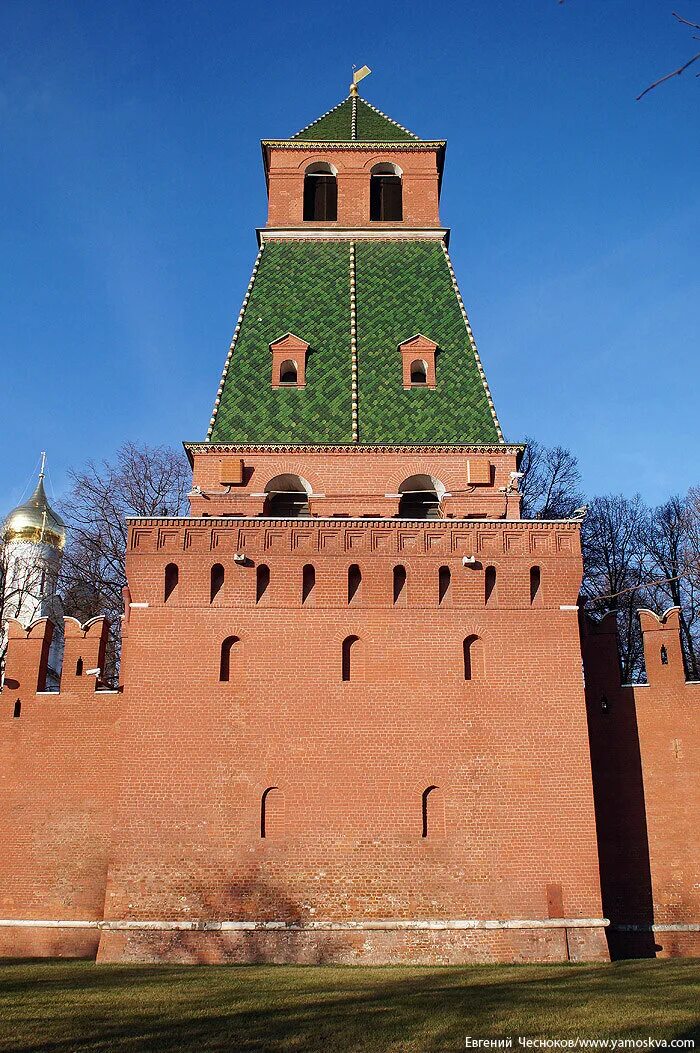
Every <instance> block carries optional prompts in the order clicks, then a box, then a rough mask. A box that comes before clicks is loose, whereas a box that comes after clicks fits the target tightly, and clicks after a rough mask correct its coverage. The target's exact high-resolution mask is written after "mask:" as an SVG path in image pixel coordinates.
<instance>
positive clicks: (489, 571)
mask: <svg viewBox="0 0 700 1053" xmlns="http://www.w3.org/2000/svg"><path fill="white" fill-rule="evenodd" d="M497 599H498V594H497V592H496V568H495V567H487V568H486V570H485V571H484V604H485V605H486V606H487V607H495V606H496V601H497Z"/></svg>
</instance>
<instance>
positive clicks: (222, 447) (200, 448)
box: [182, 442, 525, 456]
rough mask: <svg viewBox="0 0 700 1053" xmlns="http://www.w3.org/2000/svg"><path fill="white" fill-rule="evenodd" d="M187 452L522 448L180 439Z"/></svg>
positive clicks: (515, 446)
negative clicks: (194, 440)
mask: <svg viewBox="0 0 700 1053" xmlns="http://www.w3.org/2000/svg"><path fill="white" fill-rule="evenodd" d="M182 445H183V446H184V448H185V450H186V452H187V453H188V455H189V454H217V453H323V454H328V453H352V454H355V455H360V454H364V453H368V454H385V453H401V454H408V455H414V454H434V453H466V454H478V453H481V454H490V455H493V454H507V455H511V456H512V455H513V454H518V453H522V452H523V451H524V450H525V445H524V444H523V443H473V444H467V443H464V444H462V443H457V444H450V443H442V444H435V445H428V444H426V443H421V444H418V443H416V444H415V445H412V444H404V445H401V444H386V445H384V444H381V443H364V444H363V443H352V444H351V443H328V444H324V443H298V444H297V443H291V442H290V443H235V442H184V443H183V444H182Z"/></svg>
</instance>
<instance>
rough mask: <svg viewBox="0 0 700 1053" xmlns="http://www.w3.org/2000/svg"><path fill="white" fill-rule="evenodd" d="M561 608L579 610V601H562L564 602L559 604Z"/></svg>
mask: <svg viewBox="0 0 700 1053" xmlns="http://www.w3.org/2000/svg"><path fill="white" fill-rule="evenodd" d="M559 610H560V611H577V610H578V604H577V603H562V604H560V605H559Z"/></svg>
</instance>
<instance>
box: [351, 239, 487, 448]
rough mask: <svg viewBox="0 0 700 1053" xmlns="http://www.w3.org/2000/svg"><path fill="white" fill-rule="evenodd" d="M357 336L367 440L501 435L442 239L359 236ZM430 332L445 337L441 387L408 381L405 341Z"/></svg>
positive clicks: (468, 439) (439, 362)
mask: <svg viewBox="0 0 700 1053" xmlns="http://www.w3.org/2000/svg"><path fill="white" fill-rule="evenodd" d="M355 252H356V267H357V279H356V281H357V343H358V391H359V399H358V402H359V422H360V440H361V441H362V442H396V443H404V442H406V443H408V442H421V443H450V442H464V443H480V442H485V443H489V442H498V441H499V437H498V434H497V431H496V425H495V422H494V419H493V415H492V413H491V409H490V407H489V404H488V400H487V396H486V389H485V387H484V383H483V381H482V378H481V375H480V373H479V370H478V367H477V362H476V358H475V355H474V351H473V348H472V345H471V341H470V339H469V334H468V333H467V328H466V324H465V321H464V317H463V316H462V311H461V309H460V306H459V303H458V301H457V295H456V293H455V289H454V286H453V284H452V276H451V275H450V271H449V268H448V266H447V259H446V258H445V254H444V252H443V250H442V247H441V245H440V243H438V242H433V241H415V242H410V241H409V242H404V241H376V242H372V241H358V242H357V244H356V248H355ZM416 333H422V334H423V335H424V336H427V337H428V339H430V340H433V341H434V342H435V343H436V344H437V345H438V351H437V355H436V378H437V387H436V388H435V389H434V390H430V389H428V388H410V389H409V390H408V391H404V389H403V384H402V366H401V353H400V352H399V350H398V345H399V344H400V343H402V342H403V341H404V340H408V339H409V337H412V336H414V335H415V334H416Z"/></svg>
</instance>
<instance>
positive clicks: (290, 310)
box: [211, 241, 352, 442]
mask: <svg viewBox="0 0 700 1053" xmlns="http://www.w3.org/2000/svg"><path fill="white" fill-rule="evenodd" d="M349 251H350V250H349V247H348V245H347V243H346V244H333V243H329V242H318V241H313V242H310V241H307V242H303V241H291V242H282V241H278V242H274V241H272V242H269V243H268V244H267V245H266V246H265V248H264V249H263V253H262V256H261V257H260V265H259V267H258V273H257V275H256V277H255V281H254V283H253V289H252V292H251V294H250V298H249V300H248V304H247V307H246V310H245V314H244V316H243V322H242V324H241V328H240V332H239V334H238V340H237V341H236V346H235V348H234V352H233V356H232V359H231V364H230V367H229V370H228V373H227V375H226V378H225V381H224V387H223V391H222V392H221V403H220V405H219V409H218V412H217V414H216V420H215V423H214V428H213V431H212V435H211V441H212V442H350V441H351V439H352V426H351V411H352V406H351V379H350V351H349V346H350V292H349V289H350V259H349ZM285 333H294V334H295V335H296V336H300V337H301V338H302V339H303V340H306V341H307V343H308V344H309V345H310V347H309V352H308V356H307V364H306V387H305V388H274V389H273V388H272V387H271V380H272V354H271V352H270V344H271V343H272V342H273V340H277V339H278V338H279V337H280V336H284V334H285Z"/></svg>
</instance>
